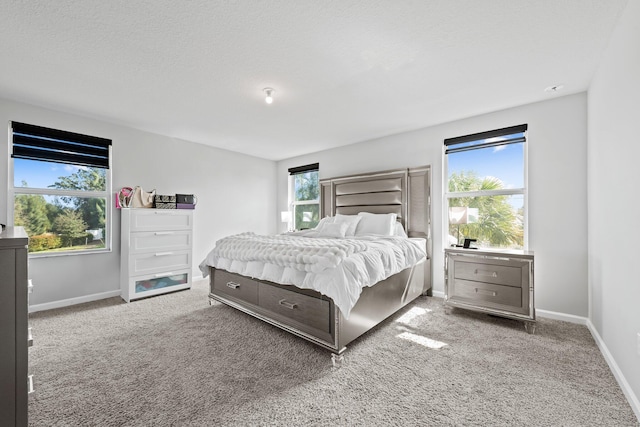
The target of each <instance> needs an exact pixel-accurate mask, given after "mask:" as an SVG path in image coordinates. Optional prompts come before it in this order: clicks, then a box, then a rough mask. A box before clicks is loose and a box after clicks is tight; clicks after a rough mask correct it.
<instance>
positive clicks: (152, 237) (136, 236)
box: [130, 230, 193, 253]
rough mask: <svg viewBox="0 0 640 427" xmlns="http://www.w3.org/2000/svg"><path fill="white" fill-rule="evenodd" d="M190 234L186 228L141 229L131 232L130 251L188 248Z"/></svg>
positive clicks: (190, 243) (190, 242) (189, 246)
mask: <svg viewBox="0 0 640 427" xmlns="http://www.w3.org/2000/svg"><path fill="white" fill-rule="evenodd" d="M192 237H193V236H192V234H191V231H188V230H177V231H153V232H152V231H142V232H136V233H131V243H130V245H131V246H130V251H131V253H140V252H153V251H166V250H170V249H171V250H178V251H179V250H189V249H190V248H191V245H192V241H191V239H192Z"/></svg>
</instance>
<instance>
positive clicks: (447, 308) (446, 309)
mask: <svg viewBox="0 0 640 427" xmlns="http://www.w3.org/2000/svg"><path fill="white" fill-rule="evenodd" d="M452 311H453V308H452V307H449V306H448V305H446V304H445V305H444V314H446V315H449V314H451V312H452Z"/></svg>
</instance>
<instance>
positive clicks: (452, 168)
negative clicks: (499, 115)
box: [444, 124, 527, 249]
mask: <svg viewBox="0 0 640 427" xmlns="http://www.w3.org/2000/svg"><path fill="white" fill-rule="evenodd" d="M526 131H527V125H526V124H525V125H519V126H512V127H509V128H504V129H497V130H493V131H489V132H482V133H477V134H473V135H467V136H461V137H458V138H451V139H445V141H444V145H445V171H446V172H445V173H446V176H447V180H446V183H447V190H446V192H445V201H446V203H445V207H446V208H447V212H448V218H449V227H448V231H449V232H448V242H446V243H445V244H446V246H450V245H453V244H460V245H461V244H463V242H464V239H465V238H469V239H477V243H476V245H477V246H478V247H488V248H509V249H523V248H525V234H526V233H525V229H526V221H525V218H526V211H525V209H526V206H527V203H526V194H527V193H526V183H525V175H526V161H525V160H526V156H525V151H526V146H525V144H526Z"/></svg>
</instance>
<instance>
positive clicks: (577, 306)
mask: <svg viewBox="0 0 640 427" xmlns="http://www.w3.org/2000/svg"><path fill="white" fill-rule="evenodd" d="M586 99H587V96H586V94H585V93H580V94H576V95H570V96H565V97H560V98H554V99H551V100H549V101H545V102H539V103H535V104H529V105H525V106H522V107H517V108H510V109H508V110H503V111H499V112H495V113H491V114H486V115H481V116H477V117H472V118H469V119H464V120H459V121H456V122H452V123H447V124H443V125H439V126H433V127H429V128H425V129H420V130H417V131H413V132H407V133H402V134H398V135H392V136H388V137H385V138H380V139H376V140H372V141H366V142H362V143H358V144H353V145H349V146H346V147H341V148H336V149H331V150H327V151H322V152H318V153H315V154H311V155H305V156H301V157H297V158H292V159H286V160H283V161H280V162H278V205H277V207H278V209H279V210H285V209H286V207H287V169H288V168H289V167H292V166H300V165H304V164H308V163H315V162H319V163H320V177H321V179H322V178H331V177H335V176H342V175H350V174H354V173H361V172H373V171H380V170H389V169H395V168H403V167H411V166H421V165H426V164H429V165H431V166H432V177H433V188H432V208H433V224H434V230H433V237H434V240H433V252H434V253H433V266H432V271H433V284H434V291H435V292H444V271H443V259H444V256H443V234H444V229H443V226H442V224H443V184H442V183H443V177H442V173H443V172H442V169H443V140H444V139H445V138H450V137H456V136H461V135H467V134H471V133H475V132H482V131H487V130H492V129H498V128H502V127H506V126H513V125H518V124H522V123H527V124H528V125H529V132H528V137H529V151H528V159H529V160H528V164H529V170H528V172H529V180H528V186H529V187H528V188H529V249H530V250H533V251H534V252H535V256H536V258H535V286H536V290H535V300H536V301H535V303H536V308H538V309H543V310H548V311H553V312H559V313H564V314H572V315H576V316H582V317H586V316H587V186H586V144H587V143H586V139H587V136H586V129H587V123H586V119H587V117H586V116H587V113H586V108H587V107H586ZM278 226H279V227H280V229H282V226H281V225H280V224H278Z"/></svg>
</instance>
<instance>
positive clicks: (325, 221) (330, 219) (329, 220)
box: [315, 216, 333, 231]
mask: <svg viewBox="0 0 640 427" xmlns="http://www.w3.org/2000/svg"><path fill="white" fill-rule="evenodd" d="M331 223H333V217H332V216H325V217H324V218H322V219H321V220H320V222H318V225H316V227H315V230H316V231H321V230H322V228H323V227H324V226H325V224H331Z"/></svg>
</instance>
